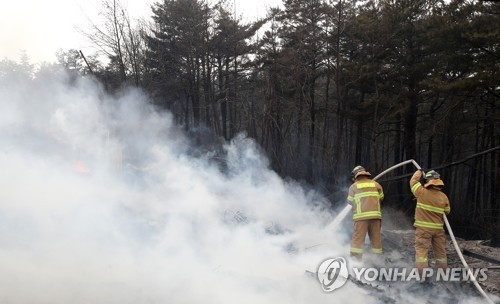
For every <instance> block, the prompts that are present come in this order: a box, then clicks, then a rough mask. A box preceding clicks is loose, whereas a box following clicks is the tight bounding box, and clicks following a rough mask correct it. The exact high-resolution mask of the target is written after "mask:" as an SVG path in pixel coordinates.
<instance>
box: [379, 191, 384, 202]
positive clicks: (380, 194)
mask: <svg viewBox="0 0 500 304" xmlns="http://www.w3.org/2000/svg"><path fill="white" fill-rule="evenodd" d="M378 198H379V199H380V200H383V199H384V192H381V193H379V195H378Z"/></svg>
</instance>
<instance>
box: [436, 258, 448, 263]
mask: <svg viewBox="0 0 500 304" xmlns="http://www.w3.org/2000/svg"><path fill="white" fill-rule="evenodd" d="M436 262H440V263H446V262H448V259H446V258H437V259H436Z"/></svg>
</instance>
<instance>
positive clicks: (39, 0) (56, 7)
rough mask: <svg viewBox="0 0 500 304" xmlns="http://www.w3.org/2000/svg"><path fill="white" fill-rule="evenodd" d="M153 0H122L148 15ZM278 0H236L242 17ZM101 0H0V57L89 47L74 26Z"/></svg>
mask: <svg viewBox="0 0 500 304" xmlns="http://www.w3.org/2000/svg"><path fill="white" fill-rule="evenodd" d="M154 2H157V1H156V0H122V3H123V4H124V6H126V8H127V9H128V11H129V14H130V15H131V18H133V19H134V18H136V19H137V18H141V17H144V18H146V19H147V20H149V19H150V18H149V17H150V16H151V9H150V5H151V4H152V3H154ZM279 3H281V1H280V0H252V1H248V0H236V8H237V14H238V15H240V14H242V15H243V20H244V21H250V20H254V19H256V16H264V15H265V13H266V8H267V7H268V6H270V5H277V4H279ZM100 7H101V0H2V4H0V60H3V59H5V58H8V59H11V60H15V61H17V60H19V57H20V54H21V52H22V50H24V51H26V53H27V55H28V57H29V58H30V61H31V62H32V63H37V62H42V61H47V62H53V61H55V60H56V58H55V53H56V52H57V51H58V50H59V49H63V50H67V49H71V48H74V49H83V50H88V49H89V47H90V43H89V42H88V40H86V38H85V37H83V36H82V35H81V34H80V33H79V32H78V31H77V30H76V28H77V27H78V28H85V27H86V26H87V25H88V21H87V17H86V16H89V17H90V18H92V19H96V18H98V16H97V12H98V11H99V9H100Z"/></svg>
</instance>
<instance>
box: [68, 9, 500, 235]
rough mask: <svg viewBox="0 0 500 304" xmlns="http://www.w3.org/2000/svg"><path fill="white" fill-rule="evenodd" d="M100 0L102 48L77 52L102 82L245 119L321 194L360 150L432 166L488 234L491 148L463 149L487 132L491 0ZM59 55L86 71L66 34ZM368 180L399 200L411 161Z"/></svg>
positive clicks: (496, 68) (490, 133)
mask: <svg viewBox="0 0 500 304" xmlns="http://www.w3.org/2000/svg"><path fill="white" fill-rule="evenodd" d="M104 4H105V5H104V6H103V14H102V15H101V16H102V17H103V18H105V20H104V22H103V23H102V24H103V25H102V26H100V25H99V24H100V23H99V22H98V21H96V22H95V23H93V24H92V25H93V26H92V27H91V29H90V30H89V31H91V32H88V33H87V34H88V36H89V37H90V38H91V39H92V41H93V43H95V44H96V46H98V48H100V50H101V51H102V53H101V56H102V55H105V56H107V58H108V59H109V61H108V62H107V63H103V62H100V61H99V58H100V57H98V56H89V58H87V59H88V62H89V65H90V66H91V67H92V70H93V75H94V77H96V78H98V79H99V80H101V82H102V83H103V84H104V86H105V88H106V89H107V90H108V91H110V92H116V91H118V90H119V89H121V88H123V87H124V86H137V87H141V88H143V89H144V90H145V91H146V92H148V94H149V95H150V96H151V100H153V102H154V103H155V104H156V105H157V106H158V107H160V108H165V109H168V110H169V111H171V112H172V113H173V115H174V116H175V119H176V120H177V122H178V123H179V124H181V125H182V126H184V128H185V129H186V130H189V131H193V130H200V129H202V130H203V132H207V130H210V132H211V133H213V134H215V135H216V136H219V137H221V138H224V139H226V140H228V139H231V138H233V137H234V136H235V135H237V134H239V133H241V132H245V133H246V134H247V135H248V136H249V137H251V138H254V139H255V140H256V141H257V142H258V143H259V144H260V145H261V146H262V147H263V149H264V150H265V152H266V153H267V155H268V157H269V159H270V163H271V166H272V167H273V169H274V170H276V171H277V172H278V173H279V174H281V175H282V176H286V177H291V178H294V179H299V180H304V181H307V182H308V183H311V184H313V185H315V186H317V187H318V188H321V189H323V191H324V193H325V194H327V195H329V198H330V199H331V200H332V201H333V202H340V201H343V200H344V198H345V192H344V189H345V187H346V185H347V184H348V183H349V180H348V176H349V172H350V169H351V168H352V167H353V166H355V165H358V164H362V165H364V166H365V167H366V168H369V170H370V171H372V173H377V172H380V171H382V170H384V169H385V168H388V167H390V166H392V165H394V164H396V163H399V162H401V161H404V160H407V159H415V160H417V161H418V162H419V163H420V164H421V165H422V166H423V167H424V169H430V168H441V169H440V173H441V176H442V178H443V180H444V181H445V184H446V188H445V192H446V193H447V195H448V196H449V197H450V201H451V206H452V211H451V214H450V217H449V218H450V221H451V222H452V226H453V227H454V228H455V229H456V231H457V234H458V235H459V236H468V237H474V238H481V239H493V242H495V241H496V244H499V243H500V242H499V240H498V237H499V236H498V231H500V224H499V223H500V212H499V209H500V195H499V191H500V190H499V189H500V168H499V163H500V150H494V151H491V153H486V154H481V155H478V156H477V157H473V158H468V157H469V156H470V155H474V154H477V153H480V152H482V151H485V150H488V149H492V148H495V147H498V146H500V19H499V16H500V3H498V2H495V1H473V0H467V1H466V0H451V1H439V0H417V1H415V0H398V1H394V0H380V1H342V0H337V1H330V0H327V1H320V0H284V1H283V3H282V6H281V7H279V8H278V7H276V8H269V10H268V14H267V17H265V18H263V19H261V20H256V21H253V22H249V23H245V22H244V21H243V19H242V17H241V16H238V15H237V14H235V11H234V8H233V7H232V2H229V3H226V2H224V1H222V2H219V3H211V2H207V1H202V0H164V1H159V2H157V3H155V4H154V5H153V6H152V8H151V14H152V18H151V20H148V21H143V22H139V23H137V22H131V20H130V18H129V16H128V13H127V11H126V9H125V8H124V7H123V5H121V4H120V3H119V2H118V1H116V0H115V1H111V0H106V1H105V2H104ZM92 31H93V32H92ZM101 58H102V57H101ZM60 62H61V63H63V64H64V65H65V66H66V67H67V68H68V69H70V70H73V71H75V72H78V73H81V74H88V73H89V69H88V67H87V65H86V64H85V63H84V62H83V59H82V58H81V56H80V54H79V53H78V52H77V51H76V50H69V51H67V52H63V53H61V54H60ZM464 159H465V161H463V162H462V161H461V160H464ZM450 164H454V165H450ZM407 170H409V171H399V172H398V174H397V175H405V174H407V173H410V171H411V169H410V168H408V169H407ZM381 183H382V185H383V186H384V188H385V192H386V193H387V196H386V201H385V202H384V204H387V205H392V206H393V207H396V208H399V209H400V210H403V211H404V212H406V214H407V215H408V216H411V215H412V212H413V210H414V202H412V200H411V195H410V192H409V189H408V188H409V187H408V177H405V178H399V179H398V178H392V179H391V180H388V181H386V182H385V183H384V181H383V180H382V181H381ZM495 238H496V240H495Z"/></svg>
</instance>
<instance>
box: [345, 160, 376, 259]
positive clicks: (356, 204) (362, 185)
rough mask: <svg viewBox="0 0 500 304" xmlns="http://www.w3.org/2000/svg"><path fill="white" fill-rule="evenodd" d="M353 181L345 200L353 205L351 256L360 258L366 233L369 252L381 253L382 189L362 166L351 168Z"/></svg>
mask: <svg viewBox="0 0 500 304" xmlns="http://www.w3.org/2000/svg"><path fill="white" fill-rule="evenodd" d="M352 178H353V181H354V183H353V184H352V185H351V187H350V188H349V195H348V197H347V201H348V203H349V204H351V205H352V206H353V209H354V213H353V220H354V231H353V234H352V242H351V256H352V257H356V258H359V259H360V258H361V257H362V255H363V247H364V243H365V237H366V233H368V236H369V237H370V242H371V252H372V253H375V254H382V239H381V236H380V228H381V226H382V213H381V211H380V202H381V201H382V199H383V198H384V191H383V190H382V186H380V184H379V183H377V182H376V181H374V180H372V179H371V174H370V172H368V171H366V169H365V168H363V167H362V166H357V167H355V168H354V169H353V170H352Z"/></svg>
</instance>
